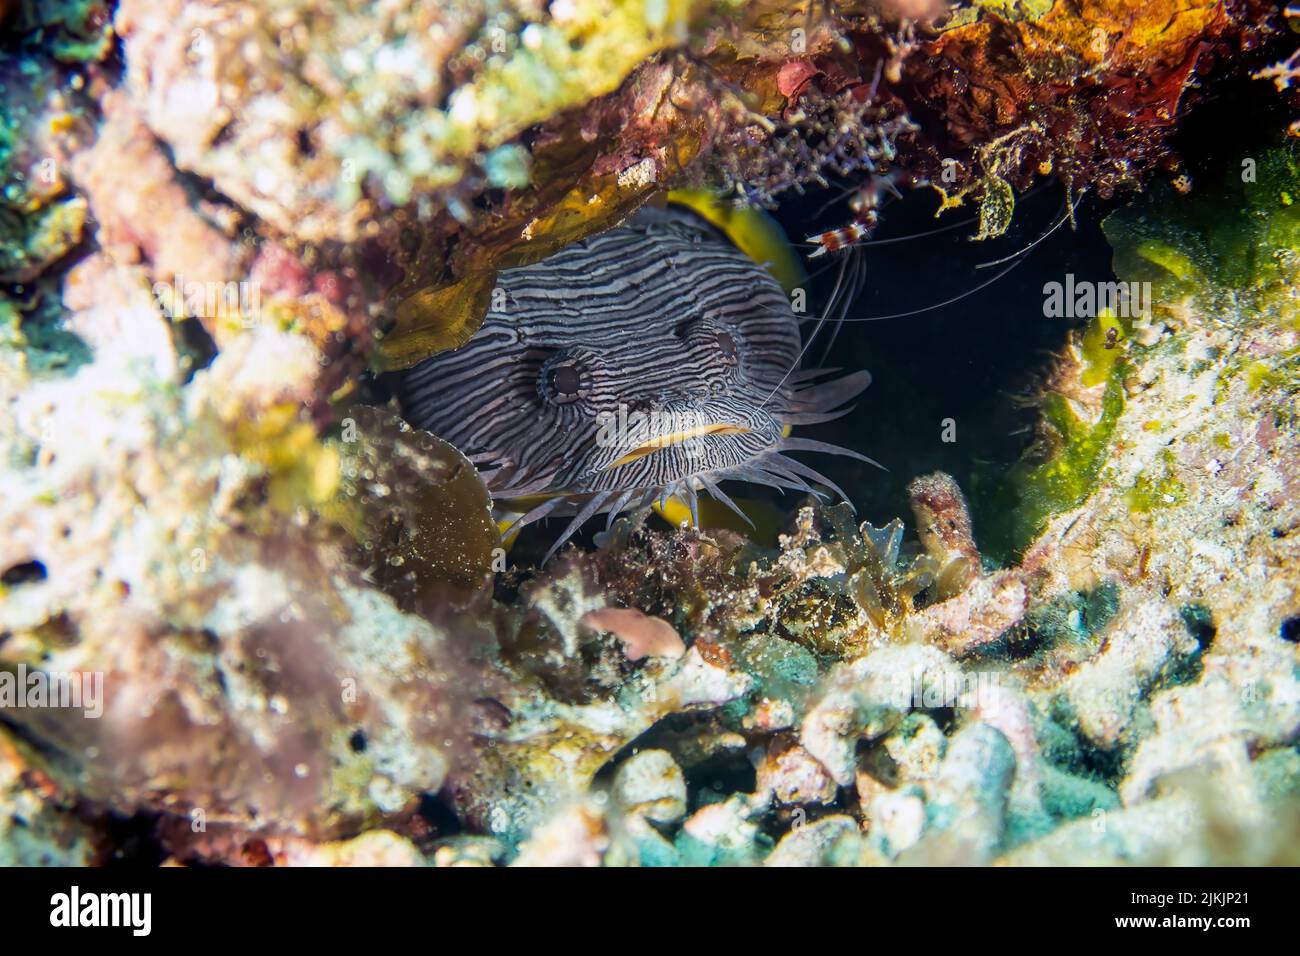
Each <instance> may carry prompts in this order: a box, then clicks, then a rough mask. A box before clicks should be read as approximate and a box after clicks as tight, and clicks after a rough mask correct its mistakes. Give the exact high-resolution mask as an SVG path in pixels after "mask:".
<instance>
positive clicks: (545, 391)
mask: <svg viewBox="0 0 1300 956" xmlns="http://www.w3.org/2000/svg"><path fill="white" fill-rule="evenodd" d="M585 387H586V379H585V376H584V375H583V371H582V364H581V362H580V359H579V357H578V356H576V355H574V354H572V353H571V352H567V351H566V352H560V353H559V354H557V355H553V356H551V357H550V358H549V359H547V360H546V362H545V363H544V364H543V365H542V368H541V373H540V374H539V375H538V377H537V391H538V392H539V393H540V394H541V396H542V398H544V399H546V400H547V401H548V402H553V403H554V404H557V405H567V404H569V403H570V402H576V401H577V400H578V399H579V398H581V397H582V393H583V390H584V389H585Z"/></svg>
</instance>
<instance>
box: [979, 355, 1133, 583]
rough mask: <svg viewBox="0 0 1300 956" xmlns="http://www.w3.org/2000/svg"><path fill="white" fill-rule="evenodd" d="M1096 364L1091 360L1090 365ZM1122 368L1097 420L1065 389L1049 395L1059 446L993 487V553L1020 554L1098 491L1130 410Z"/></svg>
mask: <svg viewBox="0 0 1300 956" xmlns="http://www.w3.org/2000/svg"><path fill="white" fill-rule="evenodd" d="M1090 368H1093V366H1091V365H1085V370H1087V369H1090ZM1121 368H1122V364H1121V363H1113V364H1112V365H1111V366H1110V370H1109V373H1108V374H1109V378H1108V379H1107V381H1106V386H1105V392H1104V394H1103V395H1102V400H1101V416H1100V417H1099V418H1098V419H1097V420H1096V421H1095V422H1090V421H1087V420H1086V419H1084V418H1083V417H1081V416H1080V415H1079V414H1078V413H1077V412H1076V411H1075V409H1074V407H1073V406H1072V404H1071V403H1070V401H1069V400H1068V399H1067V398H1066V397H1065V396H1064V395H1062V394H1060V393H1059V392H1052V393H1049V394H1048V395H1047V396H1045V397H1044V398H1043V400H1042V406H1041V410H1042V415H1043V421H1044V424H1045V425H1046V426H1047V428H1048V429H1049V430H1050V432H1051V433H1052V434H1053V436H1054V442H1053V444H1054V446H1055V450H1054V452H1053V453H1052V454H1051V455H1050V456H1049V457H1047V458H1045V459H1042V460H1029V459H1022V460H1021V461H1019V462H1017V463H1016V464H1015V465H1013V466H1012V467H1011V468H1010V469H1009V470H1008V471H1007V473H1006V475H1005V476H1004V478H1003V479H1002V481H1001V483H1000V485H999V486H998V487H997V488H996V490H995V491H994V492H993V495H992V497H993V502H992V504H993V505H994V508H993V509H990V510H991V511H992V514H991V515H990V520H989V521H988V523H987V535H988V540H987V544H986V546H987V548H988V550H989V551H990V553H991V554H993V555H995V556H997V557H998V558H1000V559H1004V560H1005V559H1008V558H1010V557H1012V556H1015V555H1018V554H1020V552H1022V551H1023V550H1024V548H1025V547H1027V546H1028V545H1029V543H1030V542H1031V541H1032V540H1033V539H1034V538H1035V537H1036V536H1037V535H1038V534H1039V532H1041V531H1042V529H1043V527H1044V525H1046V523H1047V522H1048V521H1049V520H1050V519H1051V518H1052V517H1053V516H1054V515H1057V514H1060V513H1061V512H1063V511H1068V510H1070V509H1071V508H1076V507H1078V506H1079V505H1081V504H1083V502H1084V501H1085V500H1086V499H1087V498H1088V496H1089V495H1090V494H1091V493H1092V490H1093V489H1094V488H1095V487H1096V485H1097V481H1098V478H1099V477H1100V475H1101V473H1102V469H1103V468H1104V466H1105V464H1106V460H1107V457H1108V454H1109V450H1110V442H1111V438H1112V437H1113V435H1114V433H1115V426H1116V423H1117V422H1118V421H1119V417H1120V414H1121V413H1122V412H1123V411H1124V387H1123V384H1122V383H1121V381H1120V369H1121Z"/></svg>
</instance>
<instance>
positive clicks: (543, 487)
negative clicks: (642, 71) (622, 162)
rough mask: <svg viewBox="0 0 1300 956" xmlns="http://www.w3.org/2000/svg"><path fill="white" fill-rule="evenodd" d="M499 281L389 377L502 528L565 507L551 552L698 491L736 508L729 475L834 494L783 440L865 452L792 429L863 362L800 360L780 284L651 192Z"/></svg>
mask: <svg viewBox="0 0 1300 956" xmlns="http://www.w3.org/2000/svg"><path fill="white" fill-rule="evenodd" d="M498 290H499V291H498V294H497V296H496V301H495V302H494V307H493V308H492V309H491V310H490V311H489V312H488V315H487V317H486V318H485V320H484V322H483V325H482V328H481V329H480V330H479V331H478V332H477V333H476V334H475V335H474V337H473V338H472V339H471V340H470V341H469V343H468V344H466V345H465V346H464V347H462V348H460V349H457V350H455V351H451V352H444V353H440V354H438V355H434V356H432V357H431V358H428V359H426V360H424V361H423V362H421V363H420V364H418V365H415V366H414V367H412V368H410V369H408V370H406V371H404V372H400V373H396V374H395V375H394V376H393V378H392V384H393V387H394V391H395V393H396V395H397V397H398V400H399V402H400V405H401V408H402V413H403V415H404V417H405V418H406V419H407V421H409V422H410V423H411V424H412V425H414V426H416V427H418V428H423V429H427V430H428V431H430V432H433V433H434V434H436V435H437V436H438V437H440V438H442V439H444V440H446V441H449V442H451V443H452V444H453V445H455V446H456V447H457V448H459V449H460V450H461V451H462V452H464V453H465V454H466V455H467V456H468V457H469V458H470V460H471V461H473V462H474V463H475V464H476V465H477V466H478V467H479V469H480V472H481V474H482V476H483V479H484V481H485V482H486V484H487V487H488V490H489V491H490V492H491V493H492V497H493V500H494V502H495V503H497V505H499V506H502V505H503V506H505V508H507V509H513V510H514V512H515V514H514V519H515V520H514V521H513V524H512V525H511V526H510V528H509V530H508V532H507V533H513V532H514V531H517V530H518V529H519V528H522V527H523V526H525V525H528V524H531V523H533V522H535V521H538V520H540V519H542V518H544V517H547V516H548V515H561V514H564V515H569V514H571V515H573V519H572V520H571V521H570V522H569V524H568V526H567V527H566V528H565V530H564V531H563V532H562V533H561V535H560V536H559V538H558V540H557V541H556V542H555V544H554V546H553V547H552V548H551V551H550V552H549V553H548V554H547V558H548V559H549V558H550V556H551V555H552V554H554V553H555V551H556V550H558V549H559V547H560V546H561V545H562V544H563V543H564V542H565V541H567V540H568V539H569V538H570V537H571V536H572V535H573V534H574V533H575V532H576V531H577V530H578V529H579V528H580V527H581V526H582V525H583V524H584V523H585V522H586V521H587V520H588V519H590V518H593V517H595V516H596V515H601V514H604V515H607V516H608V517H607V525H606V527H608V526H609V524H612V522H613V520H614V518H615V517H617V516H618V515H619V514H621V513H623V512H624V511H628V510H630V509H638V508H644V507H646V506H650V505H657V506H659V507H660V508H661V510H662V509H663V508H664V507H665V506H667V505H669V504H671V503H674V502H676V503H678V507H679V510H683V511H684V510H685V509H689V513H690V515H691V520H692V521H693V522H694V523H695V524H697V525H698V523H699V494H700V493H701V492H703V493H705V494H707V495H708V496H710V497H712V498H713V499H715V500H716V501H718V502H719V503H721V504H722V505H724V506H726V507H727V508H729V509H731V510H732V511H734V512H736V513H737V514H738V515H740V516H741V517H742V518H745V519H746V520H748V519H747V518H746V516H745V514H744V512H743V511H742V510H741V509H740V507H739V506H737V505H736V503H735V502H734V501H733V500H732V499H731V498H730V497H729V496H728V495H727V494H726V493H725V492H724V491H723V490H722V489H721V488H720V487H719V485H720V484H721V483H722V482H724V481H745V482H753V483H757V484H762V485H768V486H771V487H774V488H778V489H793V490H798V491H813V490H814V489H813V488H812V487H811V485H810V482H815V483H820V484H822V485H825V486H827V487H829V488H831V489H833V490H834V491H835V492H837V493H838V494H840V495H841V497H843V496H844V495H843V492H842V491H840V489H839V488H838V487H837V486H836V485H835V484H834V483H833V482H831V481H830V480H829V479H827V478H826V477H824V476H823V475H821V474H820V473H819V472H817V471H816V470H815V469H813V468H811V467H810V466H808V465H806V464H804V463H803V462H801V461H798V460H796V459H794V458H791V457H790V456H789V453H790V452H825V453H830V454H839V455H847V456H850V457H853V458H857V459H860V460H862V461H866V462H868V463H871V464H875V463H874V462H872V461H871V459H869V458H867V457H866V456H864V455H861V454H859V453H857V452H855V451H852V450H850V449H847V448H842V447H840V446H837V445H831V444H827V443H824V442H820V441H813V440H809V439H806V438H797V437H791V435H790V429H791V427H792V426H795V425H804V424H812V423H816V422H824V421H829V420H831V419H834V418H838V417H839V416H841V415H844V414H847V413H848V412H849V411H850V410H851V409H850V408H847V407H845V405H846V403H847V402H849V401H850V400H852V399H853V398H854V397H856V396H857V395H858V394H859V393H860V392H861V391H862V390H863V389H865V388H866V387H867V385H868V384H869V382H870V376H869V375H868V374H867V373H866V372H855V373H853V374H850V375H846V376H844V377H841V378H838V379H833V380H829V381H827V380H825V378H826V376H827V375H829V374H830V373H831V372H834V371H836V370H821V369H799V368H798V364H799V360H800V356H801V354H802V352H801V348H800V330H799V322H800V319H799V316H797V315H796V314H795V312H794V311H793V309H792V307H791V302H790V300H789V298H788V297H787V295H786V293H785V291H784V290H783V289H782V286H781V284H780V283H778V282H777V280H776V279H775V278H773V276H772V275H771V274H770V273H769V272H768V270H767V269H765V268H764V267H763V266H762V265H760V264H759V263H757V262H756V261H754V259H753V258H751V257H750V256H748V255H746V254H745V253H744V252H742V251H741V250H740V249H739V248H737V246H736V245H735V244H733V243H732V241H731V240H729V239H728V238H727V236H726V234H724V232H723V231H721V230H719V229H718V228H715V226H713V225H711V224H710V223H709V222H708V221H706V220H705V219H704V218H702V217H701V216H699V215H697V214H696V213H694V212H691V211H689V210H687V209H684V208H678V207H674V206H670V207H668V208H666V209H659V208H650V207H647V208H645V209H642V210H641V211H640V212H639V213H638V214H637V215H636V216H634V217H633V218H632V219H631V220H629V221H628V222H627V223H626V224H624V225H623V226H620V227H618V228H615V229H612V230H609V231H608V232H604V233H601V234H599V235H595V236H592V237H589V238H586V239H583V240H581V241H579V242H575V243H573V244H571V245H569V246H567V247H565V248H564V249H562V250H561V251H560V252H558V253H556V254H555V255H553V256H551V257H550V258H548V259H545V260H543V261H542V262H539V263H536V264H534V265H530V266H526V267H523V268H518V269H512V270H508V271H504V272H502V273H501V274H500V276H499V279H498ZM819 379H820V380H822V381H821V382H820V383H819V382H818V380H819ZM682 505H684V506H685V508H682V507H681V506H682Z"/></svg>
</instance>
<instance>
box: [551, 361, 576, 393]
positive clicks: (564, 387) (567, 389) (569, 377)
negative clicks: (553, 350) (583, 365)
mask: <svg viewBox="0 0 1300 956" xmlns="http://www.w3.org/2000/svg"><path fill="white" fill-rule="evenodd" d="M578 383H579V379H578V370H577V369H576V368H574V367H573V366H572V365H562V366H560V367H559V368H555V369H551V388H553V389H555V391H556V394H558V395H577V394H578Z"/></svg>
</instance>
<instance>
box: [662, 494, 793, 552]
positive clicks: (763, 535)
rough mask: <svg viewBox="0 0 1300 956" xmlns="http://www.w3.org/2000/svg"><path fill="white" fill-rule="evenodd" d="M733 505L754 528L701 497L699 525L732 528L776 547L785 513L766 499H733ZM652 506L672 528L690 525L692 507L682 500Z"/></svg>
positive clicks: (768, 545)
mask: <svg viewBox="0 0 1300 956" xmlns="http://www.w3.org/2000/svg"><path fill="white" fill-rule="evenodd" d="M732 500H733V501H735V502H736V506H737V507H738V508H740V510H741V511H743V512H745V514H746V515H748V516H749V520H750V521H752V522H754V527H752V528H751V527H750V526H749V525H747V524H746V523H745V522H744V521H742V520H741V518H740V516H739V515H738V514H736V513H735V512H734V511H732V510H731V509H730V508H728V507H727V506H726V505H723V504H721V503H719V502H717V501H714V500H713V499H712V498H708V497H701V498H700V499H699V511H700V527H701V528H726V529H727V530H728V531H735V532H736V533H737V534H743V535H744V536H745V537H747V538H749V540H751V541H753V542H755V543H756V544H760V545H763V546H764V547H769V548H770V547H775V546H776V536H777V535H778V534H779V533H780V531H781V526H782V525H783V524H784V523H785V512H783V511H782V510H781V509H780V508H778V507H776V506H775V505H773V504H769V503H768V502H766V501H759V500H757V499H753V498H733V499H732ZM651 507H652V508H654V510H655V511H656V512H657V513H658V515H659V517H661V518H663V519H664V520H665V521H667V522H668V523H669V524H670V525H672V526H673V527H674V528H680V527H682V525H683V524H685V525H688V526H689V525H690V523H691V509H690V507H688V506H687V504H686V503H685V502H684V501H681V500H680V499H678V498H669V499H668V501H667V502H666V503H665V504H664V506H663V507H660V505H659V502H658V501H656V502H654V503H652V504H651Z"/></svg>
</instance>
